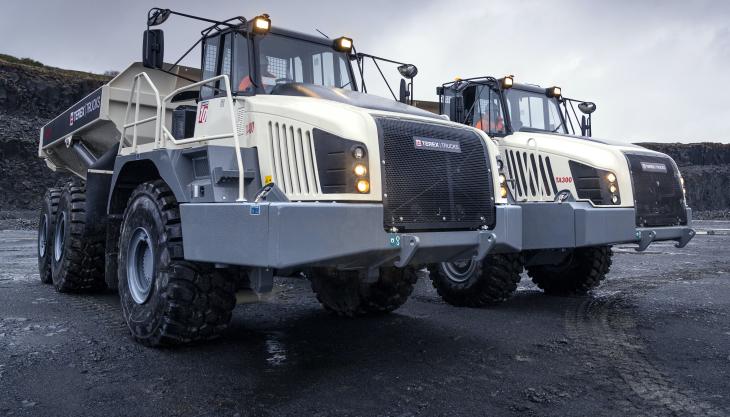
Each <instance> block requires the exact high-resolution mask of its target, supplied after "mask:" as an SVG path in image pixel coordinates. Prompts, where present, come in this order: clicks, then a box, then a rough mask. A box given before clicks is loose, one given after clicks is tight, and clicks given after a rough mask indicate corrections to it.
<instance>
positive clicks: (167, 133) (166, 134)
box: [155, 74, 246, 201]
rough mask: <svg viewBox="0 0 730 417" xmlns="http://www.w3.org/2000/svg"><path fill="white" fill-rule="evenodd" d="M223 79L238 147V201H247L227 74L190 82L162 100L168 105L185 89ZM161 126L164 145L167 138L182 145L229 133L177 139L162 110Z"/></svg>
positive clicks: (239, 145)
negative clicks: (169, 128)
mask: <svg viewBox="0 0 730 417" xmlns="http://www.w3.org/2000/svg"><path fill="white" fill-rule="evenodd" d="M218 80H223V85H225V86H226V89H225V90H226V104H227V105H228V110H229V112H230V114H229V116H230V117H231V127H232V134H233V143H234V145H235V147H236V164H237V165H238V199H237V200H236V201H246V199H245V198H244V193H243V191H244V188H243V183H244V170H243V168H244V167H243V158H242V157H241V143H240V139H239V138H238V125H237V124H236V111H235V108H234V106H233V96H232V95H231V89H230V85H231V84H230V81H229V78H228V76H227V75H225V74H223V75H218V76H215V77H212V78H208V79H206V80H203V81H198V82H197V83H193V84H188V85H186V86H184V87H180V88H178V89H177V90H175V91H173V92H171V93H170V94H168V95H167V96H165V98H164V99H163V100H162V101H163V103H165V106H167V103H168V102H169V101H170V100H172V98H173V97H174V96H176V95H177V94H180V93H181V92H183V91H186V90H190V89H193V88H197V87H201V86H204V85H206V84H210V83H212V82H214V81H218ZM161 126H162V127H161V128H160V129H159V132H160V135H161V136H162V146H165V145H166V144H167V140H168V139H169V140H170V141H171V142H172V143H174V144H176V145H181V144H185V143H191V142H199V141H201V140H210V139H213V138H215V139H218V138H223V137H227V136H228V135H215V136H212V137H209V138H203V139H201V138H191V139H175V138H174V137H173V136H172V134H170V131H168V130H167V127H166V125H165V112H162V123H161ZM158 140H159V138H158V137H157V136H155V146H158Z"/></svg>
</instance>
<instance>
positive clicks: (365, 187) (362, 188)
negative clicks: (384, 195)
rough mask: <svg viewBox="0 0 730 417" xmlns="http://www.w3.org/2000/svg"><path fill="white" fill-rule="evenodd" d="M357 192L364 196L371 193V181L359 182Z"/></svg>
mask: <svg viewBox="0 0 730 417" xmlns="http://www.w3.org/2000/svg"><path fill="white" fill-rule="evenodd" d="M357 191H358V192H361V193H363V194H365V193H367V192H369V191H370V181H368V180H359V181H358V182H357Z"/></svg>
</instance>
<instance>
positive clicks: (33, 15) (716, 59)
mask: <svg viewBox="0 0 730 417" xmlns="http://www.w3.org/2000/svg"><path fill="white" fill-rule="evenodd" d="M3 3H4V4H3V10H2V14H1V15H0V38H1V39H4V40H5V42H3V43H2V44H1V45H0V53H7V54H11V55H15V56H22V57H30V58H33V59H37V60H39V61H41V62H44V63H45V64H48V65H53V66H58V67H63V68H71V69H80V70H87V71H93V72H103V71H105V70H119V69H123V68H124V67H125V66H126V65H128V64H129V63H130V62H132V61H135V60H139V59H140V54H141V52H140V50H141V32H142V30H143V29H144V26H145V16H146V12H147V10H148V9H149V8H150V6H152V5H156V6H160V7H169V8H173V9H175V10H179V11H183V12H189V13H191V14H197V15H201V16H206V17H210V18H214V19H224V18H228V17H232V16H238V15H242V16H247V17H252V16H255V15H257V14H260V13H264V12H266V13H269V14H270V15H271V18H272V21H273V24H274V25H278V26H282V27H287V28H290V29H294V30H299V31H303V32H308V33H315V32H314V30H315V28H318V29H320V30H321V31H323V32H325V33H327V34H328V35H329V36H331V37H336V36H340V35H342V34H347V35H349V36H351V37H353V38H354V39H355V43H356V46H357V48H358V50H359V51H364V52H369V53H373V54H376V55H381V56H385V57H391V58H395V59H398V60H402V61H406V62H412V63H414V64H416V65H418V67H419V75H418V77H417V78H416V98H417V99H420V100H435V99H436V95H435V86H436V85H439V84H441V83H443V82H445V81H450V80H451V79H453V78H454V77H456V76H460V77H464V78H466V77H472V76H480V75H495V76H503V75H506V74H514V75H515V79H516V80H517V81H518V82H527V83H533V84H540V85H543V86H549V85H559V86H561V87H562V88H563V93H564V94H565V95H567V96H571V97H576V98H580V99H586V100H592V101H595V102H596V103H597V104H598V111H597V112H596V113H595V116H594V136H597V137H604V138H613V139H617V140H621V141H631V142H635V141H662V142H676V141H679V142H696V141H722V142H726V143H727V142H730V1H727V0H714V1H710V0H695V1H689V0H614V1H568V0H566V1H558V0H555V1H549V0H524V1H517V0H511V1H510V0H489V1H471V2H460V1H426V0H421V1H398V2H396V1H392V0H389V1H384V0H369V1H363V2H348V1H340V2H336V1H315V0H312V1H308V2H303V1H289V2H284V1H241V0H239V1H226V0H222V1H200V0H198V1H191V0H174V1H173V0H158V1H156V2H146V1H141V0H126V1H106V0H69V1H64V2H60V1H57V0H36V1H33V2H32V7H29V2H28V1H19V0H4V1H3ZM201 28H202V26H201V24H198V23H197V22H193V21H189V20H185V19H182V18H178V19H176V18H174V17H173V18H171V19H170V21H168V23H166V24H165V25H164V26H163V29H165V40H166V46H165V50H166V58H167V60H168V61H171V60H174V59H176V58H177V57H178V56H179V55H180V54H181V53H182V52H183V51H184V50H185V49H186V48H187V46H189V45H190V44H192V42H194V41H195V40H196V39H197V38H196V34H198V33H199V31H200V29H201ZM197 62H198V61H197V57H196V59H194V60H193V61H191V63H193V64H195V63H197ZM390 71H391V72H392V73H394V71H395V70H394V69H390ZM372 72H374V70H373V71H372ZM379 91H381V92H382V91H383V90H382V89H380V90H379Z"/></svg>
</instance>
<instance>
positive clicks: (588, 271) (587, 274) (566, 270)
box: [527, 246, 613, 295]
mask: <svg viewBox="0 0 730 417" xmlns="http://www.w3.org/2000/svg"><path fill="white" fill-rule="evenodd" d="M612 256H613V252H611V247H610V246H593V247H587V248H577V249H573V251H572V252H571V253H570V254H569V255H568V257H567V258H566V259H565V260H564V261H563V262H561V263H560V264H558V265H537V266H528V267H527V274H528V275H529V276H530V278H532V282H534V283H535V285H537V286H538V287H540V288H541V289H542V290H543V291H545V293H546V294H553V295H581V294H585V293H587V292H588V291H590V290H592V289H593V288H596V287H598V285H599V284H600V283H601V281H603V279H605V278H606V274H608V271H609V270H610V269H611V257H612Z"/></svg>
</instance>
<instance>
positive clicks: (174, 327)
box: [117, 181, 236, 346]
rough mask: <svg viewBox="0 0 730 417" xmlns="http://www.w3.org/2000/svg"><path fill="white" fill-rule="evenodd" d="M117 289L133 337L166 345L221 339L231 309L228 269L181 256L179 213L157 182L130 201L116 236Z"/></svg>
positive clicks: (233, 302) (231, 286)
mask: <svg viewBox="0 0 730 417" xmlns="http://www.w3.org/2000/svg"><path fill="white" fill-rule="evenodd" d="M117 274H118V277H119V283H118V290H119V298H120V300H121V304H122V313H123V316H124V319H125V321H126V322H127V326H128V327H129V329H130V331H131V332H132V335H133V337H134V338H135V339H136V340H137V341H138V342H140V343H142V344H144V345H147V346H170V345H177V344H182V343H187V342H193V341H197V340H204V339H211V338H214V337H217V336H218V335H220V333H221V332H222V331H223V330H224V329H225V328H226V327H227V326H228V323H229V321H230V319H231V313H232V311H233V308H234V307H235V305H236V298H235V291H236V282H235V277H233V276H231V273H230V271H229V270H221V269H215V268H214V267H213V266H212V265H210V264H204V263H196V262H188V261H185V260H184V258H183V242H182V229H181V224H180V211H179V208H178V204H177V202H176V200H175V197H174V196H173V194H172V191H170V189H169V188H168V187H167V185H166V184H165V183H164V182H162V181H153V182H148V183H144V184H142V185H140V186H139V187H137V188H136V189H135V190H134V191H133V192H132V196H131V197H130V199H129V203H128V205H127V209H126V210H125V212H124V217H123V220H122V226H121V232H120V237H119V257H118V272H117Z"/></svg>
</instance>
